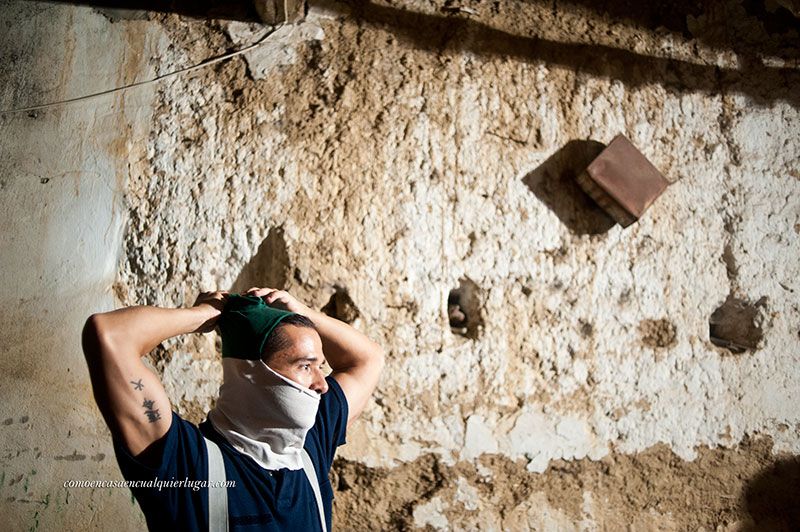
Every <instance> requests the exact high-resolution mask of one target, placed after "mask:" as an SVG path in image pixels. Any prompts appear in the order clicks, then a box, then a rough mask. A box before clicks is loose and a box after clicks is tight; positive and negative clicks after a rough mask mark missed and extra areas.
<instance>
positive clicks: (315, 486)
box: [302, 449, 328, 532]
mask: <svg viewBox="0 0 800 532" xmlns="http://www.w3.org/2000/svg"><path fill="white" fill-rule="evenodd" d="M302 454H303V471H305V472H306V478H308V482H309V483H311V489H312V490H314V497H316V498H317V510H319V523H320V525H321V526H322V532H328V530H327V528H326V526H325V509H324V508H323V506H322V495H321V494H320V492H319V480H317V472H316V471H315V470H314V462H312V461H311V457H310V456H308V452H306V450H305V449H303V453H302Z"/></svg>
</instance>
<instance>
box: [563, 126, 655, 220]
mask: <svg viewBox="0 0 800 532" xmlns="http://www.w3.org/2000/svg"><path fill="white" fill-rule="evenodd" d="M578 183H579V184H580V186H581V187H582V188H583V189H584V190H585V191H586V193H587V194H589V195H590V196H591V197H592V199H594V200H595V201H596V202H597V204H598V205H600V206H601V207H602V208H603V209H604V210H605V211H606V212H607V213H608V214H609V215H610V216H611V217H612V218H614V219H615V220H616V221H617V223H619V224H620V225H621V226H623V227H627V226H629V225H631V224H632V223H633V222H635V221H636V220H638V219H639V218H641V217H642V215H643V214H644V211H645V210H647V208H648V207H649V206H650V205H651V204H652V203H653V202H654V201H655V200H656V198H658V196H660V195H661V193H662V192H664V189H666V188H667V186H668V185H669V181H667V180H666V178H665V177H664V176H663V175H661V172H659V171H658V170H657V169H656V167H655V166H653V165H652V163H650V161H648V160H647V158H646V157H645V156H644V155H643V154H642V152H640V151H639V150H638V149H636V146H634V145H633V144H631V141H629V140H628V139H627V138H626V137H625V135H622V134H620V135H617V136H616V137H614V140H612V141H611V143H610V144H609V145H608V146H607V147H606V149H604V150H603V151H602V152H601V153H600V155H598V156H597V158H595V159H594V160H593V161H592V162H591V163H590V164H589V166H588V167H587V168H586V170H585V171H584V172H583V173H581V174H580V175H579V176H578Z"/></svg>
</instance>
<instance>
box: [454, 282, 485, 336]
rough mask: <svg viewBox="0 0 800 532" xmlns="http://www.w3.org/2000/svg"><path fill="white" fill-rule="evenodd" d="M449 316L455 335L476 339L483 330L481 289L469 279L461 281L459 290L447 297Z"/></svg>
mask: <svg viewBox="0 0 800 532" xmlns="http://www.w3.org/2000/svg"><path fill="white" fill-rule="evenodd" d="M447 316H448V318H449V320H450V330H451V331H452V332H453V334H457V335H460V336H464V337H467V338H470V339H473V340H474V339H476V338H478V336H479V335H480V332H481V330H482V329H483V316H482V313H481V289H480V287H479V286H478V285H477V284H475V282H474V281H472V280H471V279H470V278H468V277H464V278H462V279H461V280H460V281H459V285H458V288H454V289H452V290H450V294H449V295H448V296H447Z"/></svg>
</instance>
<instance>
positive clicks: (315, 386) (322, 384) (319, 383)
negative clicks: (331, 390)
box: [311, 369, 328, 394]
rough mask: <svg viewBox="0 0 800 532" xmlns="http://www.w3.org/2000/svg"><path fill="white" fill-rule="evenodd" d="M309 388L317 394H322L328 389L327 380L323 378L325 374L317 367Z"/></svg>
mask: <svg viewBox="0 0 800 532" xmlns="http://www.w3.org/2000/svg"><path fill="white" fill-rule="evenodd" d="M311 389H312V390H314V391H315V392H317V393H319V394H323V393H325V392H327V391H328V381H326V380H325V374H324V373H322V371H321V370H319V369H318V370H317V372H316V378H315V379H314V382H313V383H312V384H311Z"/></svg>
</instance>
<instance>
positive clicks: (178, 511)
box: [114, 377, 348, 532]
mask: <svg viewBox="0 0 800 532" xmlns="http://www.w3.org/2000/svg"><path fill="white" fill-rule="evenodd" d="M326 380H327V382H328V392H327V393H325V394H323V395H322V399H321V400H320V405H319V411H318V412H317V419H316V422H315V424H314V426H313V427H312V428H311V429H310V430H309V431H308V433H307V434H306V441H305V445H304V447H305V449H306V451H308V454H309V455H310V456H311V460H312V461H313V462H314V469H315V470H316V472H317V477H318V478H319V487H320V492H321V494H322V502H323V506H324V507H325V520H326V522H327V525H328V530H331V505H332V502H333V489H332V488H331V484H330V481H329V480H328V471H329V470H330V468H331V464H332V463H333V456H334V454H335V452H336V448H337V447H338V446H340V445H342V444H344V443H345V429H346V427H347V415H348V408H347V400H346V399H345V396H344V392H342V388H341V387H340V386H339V383H337V382H336V380H335V379H333V378H332V377H327V379H326ZM203 436H205V437H206V438H208V439H209V440H211V441H214V442H216V443H217V445H219V447H220V451H222V458H223V461H224V462H225V476H226V480H228V481H235V482H236V484H235V487H228V488H227V489H228V525H229V529H230V530H232V531H233V530H240V531H253V530H263V531H279V530H309V531H311V530H321V527H320V523H319V513H318V510H317V501H316V498H315V497H314V492H313V490H312V489H311V485H310V484H309V482H308V480H307V479H306V476H305V473H304V472H303V470H302V469H298V470H296V471H290V470H288V469H280V470H277V471H268V470H266V469H264V468H262V467H261V466H260V465H258V464H257V463H256V462H255V461H254V460H253V459H252V458H250V457H249V456H247V455H245V454H242V453H240V452H239V451H237V450H236V449H234V448H233V447H232V446H231V445H230V444H229V443H228V442H227V441H226V440H225V438H223V437H222V436H221V435H220V434H219V433H218V432H216V431H215V430H214V428H213V427H212V425H211V423H210V422H209V421H208V419H206V420H205V421H204V422H202V423H200V425H199V426H197V425H194V424H193V423H190V422H188V421H186V420H185V419H183V418H181V417H180V416H179V415H178V414H177V413H176V412H172V424H171V425H170V428H169V431H167V434H166V435H165V440H164V442H163V445H162V447H161V449H162V452H161V454H160V455H159V456H160V460H159V462H158V464H159V465H158V466H157V467H155V468H153V467H148V466H147V465H145V464H143V463H141V462H140V461H138V460H137V459H136V458H134V457H133V456H131V454H130V453H129V452H128V450H127V449H126V448H125V446H124V445H123V444H121V443H120V442H118V441H117V440H114V452H115V453H116V456H117V463H118V464H119V468H120V470H121V471H122V476H123V477H124V478H125V479H126V480H145V481H147V480H155V479H160V480H166V481H170V480H185V479H189V480H190V481H191V480H208V454H207V450H206V444H205V441H204V440H203ZM131 492H132V493H133V496H134V497H135V498H136V500H137V501H138V502H139V506H140V507H141V509H142V512H143V513H144V516H145V519H146V520H147V527H148V528H149V529H150V530H169V531H170V532H178V531H183V530H192V531H195V530H196V531H203V532H205V531H206V530H208V489H207V488H206V487H201V488H192V487H162V488H161V489H160V490H159V489H158V488H157V487H132V488H131Z"/></svg>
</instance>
